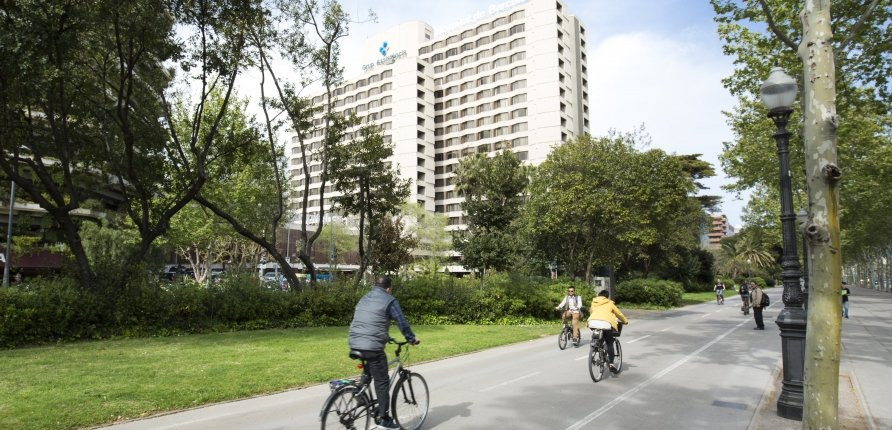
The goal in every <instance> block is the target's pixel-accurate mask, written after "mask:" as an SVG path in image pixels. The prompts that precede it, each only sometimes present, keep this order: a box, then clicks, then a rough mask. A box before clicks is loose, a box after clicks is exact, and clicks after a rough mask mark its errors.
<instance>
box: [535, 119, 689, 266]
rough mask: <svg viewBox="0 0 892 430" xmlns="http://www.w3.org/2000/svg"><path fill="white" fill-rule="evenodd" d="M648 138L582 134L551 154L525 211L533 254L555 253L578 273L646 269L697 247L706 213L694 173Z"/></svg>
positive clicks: (539, 257) (553, 255)
mask: <svg viewBox="0 0 892 430" xmlns="http://www.w3.org/2000/svg"><path fill="white" fill-rule="evenodd" d="M648 139H649V137H648V136H647V135H646V134H644V133H643V131H640V130H639V131H636V132H633V133H623V134H617V133H611V134H610V135H608V136H606V137H599V138H594V137H591V136H589V135H584V136H580V137H579V138H577V139H575V140H572V141H570V142H567V143H565V144H563V145H561V146H559V147H557V148H555V149H554V150H553V151H552V152H551V153H550V154H549V155H548V158H547V159H546V160H545V162H543V163H542V164H541V165H540V166H539V167H537V168H536V170H535V173H534V175H533V179H532V182H531V185H530V201H529V203H528V204H527V207H526V209H527V210H526V211H525V214H524V229H523V231H524V233H525V236H526V238H527V240H528V241H529V243H530V252H531V253H532V254H533V255H532V259H533V260H539V261H551V259H553V258H557V259H558V263H559V264H560V265H561V266H564V267H566V270H567V271H568V272H569V273H571V274H573V275H577V276H582V275H583V274H589V273H590V271H591V269H592V267H598V266H607V265H613V266H615V267H616V266H621V265H622V266H625V267H626V268H630V267H632V266H635V267H637V268H640V270H641V271H642V272H644V273H647V272H648V271H649V270H650V269H651V266H652V265H654V264H655V263H656V262H658V261H660V260H662V259H679V258H680V257H679V255H677V254H676V253H674V252H673V250H675V249H682V248H691V247H694V246H697V241H698V235H699V230H700V225H701V224H702V218H703V213H702V209H701V207H700V205H699V203H696V202H695V201H694V200H693V199H692V198H691V197H690V194H691V193H692V192H694V191H695V189H696V187H695V184H694V182H693V179H692V176H691V174H690V172H686V171H685V169H684V168H683V166H682V163H681V162H680V161H679V159H678V158H677V157H674V156H670V155H668V154H666V153H665V152H663V151H661V150H648V151H643V152H642V151H640V150H639V149H638V147H642V146H644V145H647V144H648V143H649V140H648Z"/></svg>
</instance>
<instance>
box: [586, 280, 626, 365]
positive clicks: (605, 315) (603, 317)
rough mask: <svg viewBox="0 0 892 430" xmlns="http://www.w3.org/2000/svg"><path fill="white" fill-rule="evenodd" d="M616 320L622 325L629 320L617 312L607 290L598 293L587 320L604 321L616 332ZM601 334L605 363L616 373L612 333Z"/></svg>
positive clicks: (607, 331) (608, 331)
mask: <svg viewBox="0 0 892 430" xmlns="http://www.w3.org/2000/svg"><path fill="white" fill-rule="evenodd" d="M617 318H618V319H619V320H620V321H622V322H623V324H628V323H629V320H628V319H626V316H625V315H623V313H622V312H620V311H619V308H617V307H616V305H615V304H614V303H613V300H610V293H609V292H608V291H607V290H604V291H601V292H600V293H598V297H595V298H594V299H592V308H591V313H590V315H589V317H588V320H589V321H592V320H600V321H606V322H607V323H609V324H610V326H611V327H613V330H617V328H618V326H617V325H616V320H617ZM603 334H604V342H606V343H607V363H608V365H609V366H610V371H611V372H616V367H614V366H613V356H614V354H615V351H614V350H613V339H614V336H613V331H611V330H604V331H603Z"/></svg>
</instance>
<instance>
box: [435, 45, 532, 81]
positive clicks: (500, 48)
mask: <svg viewBox="0 0 892 430" xmlns="http://www.w3.org/2000/svg"><path fill="white" fill-rule="evenodd" d="M525 44H526V38H523V37H519V38H517V39H514V40H512V41H511V42H509V43H502V44H500V45H496V46H493V47H492V49H484V50H482V51H480V52H478V53H476V54H473V55H466V56H464V57H462V58H461V59H459V60H452V61H450V62H448V63H446V64H444V65H441V66H434V72H435V73H438V74H439V73H443V72H446V71H449V70H452V69H454V68H456V67H459V66H463V65H465V64H470V63H473V62H474V61H477V60H482V59H484V58H487V57H491V56H493V55H495V54H499V53H502V52H505V51H508V50H510V49H514V48H517V47H519V46H523V45H525Z"/></svg>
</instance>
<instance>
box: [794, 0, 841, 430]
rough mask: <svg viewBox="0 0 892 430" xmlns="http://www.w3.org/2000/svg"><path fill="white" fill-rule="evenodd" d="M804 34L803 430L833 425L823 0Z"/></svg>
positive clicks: (832, 131) (835, 303)
mask: <svg viewBox="0 0 892 430" xmlns="http://www.w3.org/2000/svg"><path fill="white" fill-rule="evenodd" d="M800 20H801V22H802V28H803V38H802V42H801V43H800V45H799V58H801V59H802V62H803V70H804V72H803V73H804V89H803V94H802V97H804V102H805V112H804V122H805V124H804V133H803V141H804V144H805V154H806V157H805V160H806V161H805V170H806V181H807V184H808V203H809V211H808V213H809V219H808V222H807V226H806V236H807V238H808V249H809V251H810V252H809V260H810V261H809V262H808V270H809V296H808V324H807V328H806V334H805V376H804V390H805V394H804V395H805V398H804V400H803V409H802V428H804V429H818V428H820V429H836V428H838V426H839V421H838V409H839V355H840V327H841V316H840V315H841V311H842V303H841V300H840V288H841V284H840V282H841V280H842V279H841V270H842V265H841V261H842V260H841V257H840V240H839V194H838V184H837V182H838V180H839V177H840V170H839V167H837V165H836V127H837V121H838V118H837V116H836V71H835V66H834V61H833V48H832V46H831V42H832V35H833V34H832V31H831V29H830V0H806V1H805V5H804V8H803V10H802V12H801V13H800Z"/></svg>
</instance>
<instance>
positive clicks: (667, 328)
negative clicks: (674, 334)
mask: <svg viewBox="0 0 892 430" xmlns="http://www.w3.org/2000/svg"><path fill="white" fill-rule="evenodd" d="M670 328H672V327H666V328H664V329H662V330H660V331H666V330H669V329H670Z"/></svg>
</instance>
